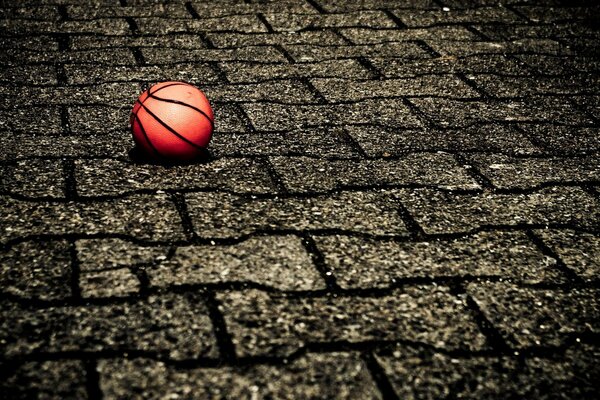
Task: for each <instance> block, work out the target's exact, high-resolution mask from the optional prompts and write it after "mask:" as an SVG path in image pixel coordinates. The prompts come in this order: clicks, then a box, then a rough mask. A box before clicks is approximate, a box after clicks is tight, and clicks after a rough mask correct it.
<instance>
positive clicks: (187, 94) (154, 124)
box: [130, 82, 214, 161]
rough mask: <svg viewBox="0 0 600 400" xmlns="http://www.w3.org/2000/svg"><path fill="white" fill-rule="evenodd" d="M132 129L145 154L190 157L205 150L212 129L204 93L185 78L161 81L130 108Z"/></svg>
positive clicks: (162, 156)
mask: <svg viewBox="0 0 600 400" xmlns="http://www.w3.org/2000/svg"><path fill="white" fill-rule="evenodd" d="M130 124H131V132H132V134H133V139H134V141H135V143H136V145H137V146H138V148H139V149H140V150H141V151H142V152H143V153H145V154H146V155H147V156H149V157H151V158H155V159H165V160H170V161H190V160H193V159H195V158H197V157H199V156H201V155H203V154H204V153H205V150H206V147H207V146H208V144H209V142H210V139H211V137H212V133H213V129H214V114H213V111H212V108H211V106H210V103H209V101H208V99H207V98H206V95H205V94H204V93H203V92H202V91H201V90H200V89H198V88H197V87H195V86H193V85H191V84H189V83H186V82H162V83H158V84H156V85H154V86H152V87H150V88H149V89H148V90H146V91H145V92H144V93H142V95H141V96H140V97H139V98H138V99H137V101H136V102H135V105H134V106H133V110H132V111H131V118H130Z"/></svg>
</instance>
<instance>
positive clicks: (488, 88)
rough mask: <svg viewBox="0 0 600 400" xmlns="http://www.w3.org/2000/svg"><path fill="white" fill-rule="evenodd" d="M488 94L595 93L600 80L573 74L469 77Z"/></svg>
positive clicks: (513, 95) (509, 95)
mask: <svg viewBox="0 0 600 400" xmlns="http://www.w3.org/2000/svg"><path fill="white" fill-rule="evenodd" d="M469 79H471V80H472V81H473V82H475V84H476V85H477V86H478V87H480V88H482V89H483V90H484V91H485V92H486V93H489V94H491V95H492V96H496V97H519V96H536V95H576V94H586V93H594V92H596V90H595V89H594V88H598V87H600V78H598V77H595V76H589V75H588V74H585V75H577V74H573V73H572V74H571V75H570V76H566V77H540V76H536V77H535V78H534V77H508V76H503V77H498V76H492V75H472V76H469Z"/></svg>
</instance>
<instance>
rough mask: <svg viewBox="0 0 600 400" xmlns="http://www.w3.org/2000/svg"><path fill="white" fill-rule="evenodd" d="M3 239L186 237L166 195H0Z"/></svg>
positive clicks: (1, 236) (0, 232)
mask: <svg viewBox="0 0 600 400" xmlns="http://www.w3.org/2000/svg"><path fill="white" fill-rule="evenodd" d="M0 205H1V206H2V218H1V219H0V221H1V222H0V228H1V230H0V240H2V241H3V242H4V241H7V240H11V239H16V238H19V237H23V236H27V235H43V234H48V235H61V234H67V233H81V234H94V233H115V234H116V233H118V234H124V235H131V236H134V237H138V238H140V239H149V240H165V239H166V240H173V239H182V238H183V228H182V227H181V219H180V218H179V215H178V214H177V211H176V210H175V206H174V205H173V203H171V202H170V201H169V200H168V199H167V197H166V196H165V195H156V196H147V195H133V196H129V197H126V198H123V199H116V200H108V201H98V202H86V203H77V202H68V203H55V202H28V201H19V200H15V199H12V198H9V197H5V196H3V197H0Z"/></svg>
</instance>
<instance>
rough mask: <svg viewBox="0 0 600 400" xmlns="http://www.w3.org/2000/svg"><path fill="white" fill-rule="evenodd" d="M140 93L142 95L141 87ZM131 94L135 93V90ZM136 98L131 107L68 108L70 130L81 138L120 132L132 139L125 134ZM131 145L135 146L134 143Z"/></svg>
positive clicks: (132, 100) (76, 106)
mask: <svg viewBox="0 0 600 400" xmlns="http://www.w3.org/2000/svg"><path fill="white" fill-rule="evenodd" d="M138 91H139V92H140V94H141V89H139V86H138ZM131 92H132V93H133V90H132V91H131ZM136 97H137V96H135V95H133V96H132V97H131V99H130V103H131V104H130V106H129V107H118V108H117V107H114V106H111V105H106V106H102V105H91V106H90V105H85V104H83V105H74V106H70V107H67V118H68V121H69V129H70V130H71V132H72V133H74V134H76V135H81V136H92V135H99V136H106V135H107V133H108V132H118V133H119V134H120V135H122V136H124V137H127V139H131V135H129V134H126V133H125V132H126V131H127V130H128V128H129V116H130V113H131V109H132V108H133V104H134V102H135V100H136ZM131 144H132V145H133V142H132V143H131Z"/></svg>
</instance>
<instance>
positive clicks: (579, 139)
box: [519, 124, 600, 154]
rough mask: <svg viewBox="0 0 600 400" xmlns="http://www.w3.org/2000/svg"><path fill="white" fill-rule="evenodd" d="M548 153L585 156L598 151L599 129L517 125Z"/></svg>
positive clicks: (599, 148)
mask: <svg viewBox="0 0 600 400" xmlns="http://www.w3.org/2000/svg"><path fill="white" fill-rule="evenodd" d="M519 126H520V127H521V128H522V129H523V130H524V131H525V132H527V133H528V134H529V136H531V137H534V138H535V140H536V141H537V142H538V143H540V144H541V145H542V146H544V147H545V149H546V150H547V151H548V152H550V153H557V154H585V153H591V152H594V151H598V150H600V128H598V127H579V126H577V127H574V126H560V125H548V124H539V125H537V124H522V125H519Z"/></svg>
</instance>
